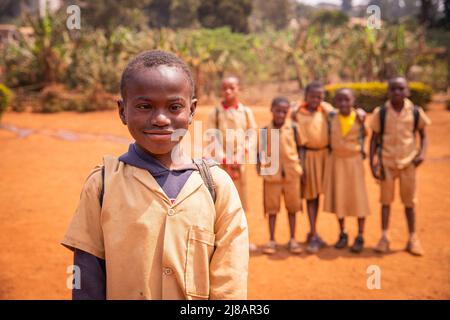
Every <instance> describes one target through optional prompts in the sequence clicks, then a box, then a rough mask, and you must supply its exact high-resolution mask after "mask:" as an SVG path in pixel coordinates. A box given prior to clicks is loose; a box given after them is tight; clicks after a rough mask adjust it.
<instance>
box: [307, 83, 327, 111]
mask: <svg viewBox="0 0 450 320" xmlns="http://www.w3.org/2000/svg"><path fill="white" fill-rule="evenodd" d="M324 98H325V90H324V89H319V88H316V89H311V90H309V91H308V92H307V93H306V97H305V100H306V103H307V104H308V106H309V107H310V108H317V107H318V106H319V105H320V104H321V103H322V101H323V99H324Z"/></svg>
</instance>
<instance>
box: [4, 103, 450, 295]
mask: <svg viewBox="0 0 450 320" xmlns="http://www.w3.org/2000/svg"><path fill="white" fill-rule="evenodd" d="M209 110H210V109H209V108H201V107H200V108H199V111H198V113H197V116H196V117H197V119H201V120H205V119H206V115H207V112H208V111H209ZM254 111H255V115H256V119H257V121H258V124H259V125H264V124H266V123H267V122H268V121H269V115H268V113H267V109H265V108H260V107H257V108H254ZM429 115H430V117H431V119H432V120H433V125H432V126H431V127H430V130H429V136H430V148H429V153H428V156H429V157H428V158H429V159H428V161H427V162H426V163H425V164H424V166H423V167H422V168H421V169H420V170H419V175H418V178H419V189H418V192H419V205H418V212H419V215H418V226H419V228H418V231H419V234H420V236H421V239H422V241H423V244H424V247H425V249H426V251H427V252H426V255H425V257H422V258H416V257H412V256H410V255H408V254H407V253H405V252H404V251H403V248H404V246H405V242H406V235H407V234H406V223H405V219H404V216H403V209H402V207H401V205H400V203H399V201H396V203H395V204H394V206H393V213H392V220H391V238H392V246H393V249H394V252H393V253H392V254H390V255H387V256H379V255H377V254H375V253H374V252H373V251H372V250H371V247H373V246H374V245H375V244H376V241H377V240H378V236H379V225H380V218H379V213H378V211H379V206H378V203H377V198H378V188H377V186H376V184H375V183H374V181H373V180H372V179H371V178H370V177H369V176H368V177H367V183H368V190H369V194H370V205H371V208H372V212H373V214H372V215H371V216H370V217H369V219H368V223H367V227H366V231H367V232H366V243H367V247H369V248H368V249H366V250H365V252H364V253H363V254H361V255H358V256H355V255H352V254H350V253H348V251H337V250H334V249H332V248H326V249H324V250H323V251H321V252H320V253H319V254H318V255H306V254H302V255H300V256H292V255H290V254H288V253H287V251H286V250H285V249H283V248H281V249H280V251H279V253H278V254H276V255H275V256H272V257H267V256H264V255H259V254H256V255H254V256H252V257H251V262H250V277H249V298H251V299H313V298H316V299H317V298H319V299H331V298H336V299H344V298H348V299H371V298H376V299H378V298H382V299H398V298H419V299H426V298H446V299H448V298H450V246H449V244H450V243H449V240H450V218H449V213H448V211H449V209H450V197H448V190H450V147H449V142H448V141H449V139H450V112H447V111H444V110H443V108H442V107H441V106H432V107H431V110H430V112H429ZM2 122H3V123H5V124H7V125H8V126H9V127H8V128H9V130H4V129H3V130H0V145H1V149H0V158H1V159H2V162H1V165H0V174H1V177H2V178H1V179H0V190H2V192H1V194H0V201H1V204H2V208H1V209H0V221H1V222H0V231H1V232H0V299H68V298H70V291H69V290H68V289H66V286H65V283H66V279H67V276H68V274H67V273H66V268H67V266H68V265H70V264H71V255H70V253H69V252H68V250H67V249H64V248H63V247H61V246H60V245H59V244H58V243H59V241H60V240H61V238H62V236H63V234H64V231H65V229H66V227H67V224H68V222H69V220H70V217H71V216H72V214H73V211H74V209H75V207H76V204H77V201H78V198H79V192H80V189H81V186H82V184H83V181H84V179H85V177H86V175H87V173H88V172H89V170H90V169H91V168H92V167H93V166H95V165H96V164H97V163H99V161H100V159H101V156H102V155H103V154H113V155H120V154H122V153H123V152H125V151H126V149H127V145H126V141H128V139H129V135H128V132H127V130H126V128H125V127H123V126H122V125H121V124H120V122H119V119H118V117H117V115H116V113H115V112H99V113H90V114H75V113H63V114H55V115H40V114H28V113H26V114H14V113H7V114H6V115H5V116H4V117H3V119H2ZM11 128H16V129H20V128H22V129H32V132H31V133H29V134H25V135H22V137H21V136H20V135H18V134H17V130H16V131H14V129H11ZM250 179H251V181H250V182H251V184H252V186H253V188H252V199H254V200H252V201H251V208H250V209H251V211H250V212H249V215H248V217H249V224H250V233H251V235H250V236H251V239H252V241H254V242H256V243H258V244H261V245H262V244H263V243H265V242H266V241H267V237H268V231H267V222H266V220H265V219H264V217H263V214H262V199H261V198H262V187H261V181H260V178H258V177H257V176H256V175H255V174H254V173H252V174H251V177H250ZM355 224H356V221H354V220H349V221H348V230H349V232H350V235H351V237H353V236H354V235H355V231H356V226H355ZM306 226H307V220H306V215H305V214H302V215H300V216H299V224H298V228H297V235H298V238H299V239H300V240H302V241H304V239H305V237H306V232H307V227H306ZM287 231H288V228H287V217H286V212H284V211H283V212H282V213H281V215H280V216H279V221H277V230H276V236H277V240H278V241H279V243H280V244H284V243H286V242H287V240H288V234H287ZM319 231H320V233H321V234H322V236H323V238H324V239H325V240H326V241H327V242H328V243H333V242H334V241H335V240H336V237H337V223H336V221H335V218H334V216H332V215H331V214H327V213H322V214H321V215H320V216H319ZM370 265H377V266H379V267H380V268H381V272H382V275H381V286H382V288H381V289H380V290H369V289H367V286H366V281H367V277H368V274H367V273H366V270H367V268H368V267H369V266H370Z"/></svg>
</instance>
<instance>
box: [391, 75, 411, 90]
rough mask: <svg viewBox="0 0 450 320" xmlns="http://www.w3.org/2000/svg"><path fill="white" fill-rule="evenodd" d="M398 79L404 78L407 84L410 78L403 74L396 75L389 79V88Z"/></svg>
mask: <svg viewBox="0 0 450 320" xmlns="http://www.w3.org/2000/svg"><path fill="white" fill-rule="evenodd" d="M397 80H402V81H404V82H405V83H406V84H408V80H407V79H406V78H405V77H402V76H396V77H392V78H390V79H389V80H388V88H389V87H391V86H392V84H393V83H394V82H395V81H397Z"/></svg>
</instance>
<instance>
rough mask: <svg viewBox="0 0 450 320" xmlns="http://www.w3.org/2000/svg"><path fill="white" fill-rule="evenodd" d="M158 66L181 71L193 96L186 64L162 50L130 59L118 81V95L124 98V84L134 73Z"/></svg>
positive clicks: (190, 74)
mask: <svg viewBox="0 0 450 320" xmlns="http://www.w3.org/2000/svg"><path fill="white" fill-rule="evenodd" d="M159 66H169V67H175V68H179V69H180V70H181V71H183V72H184V74H185V75H186V77H187V80H188V81H189V85H190V86H191V89H192V96H194V92H195V84H194V80H193V78H192V73H191V70H190V69H189V67H188V66H187V64H186V63H185V62H184V61H183V60H181V59H180V58H179V57H177V56H176V55H174V54H173V53H170V52H166V51H162V50H149V51H144V52H141V53H140V54H138V55H137V56H135V57H134V58H133V59H131V60H130V62H128V64H127V66H126V67H125V70H124V71H123V72H122V77H121V79H120V94H121V95H122V97H123V98H125V89H126V83H127V81H128V80H129V79H130V78H131V77H132V76H133V74H134V73H136V72H139V71H141V70H142V69H145V68H147V69H150V68H156V67H159Z"/></svg>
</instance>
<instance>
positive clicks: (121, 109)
mask: <svg viewBox="0 0 450 320" xmlns="http://www.w3.org/2000/svg"><path fill="white" fill-rule="evenodd" d="M117 106H118V107H119V117H120V120H122V123H123V124H124V125H127V117H126V116H125V102H123V100H117Z"/></svg>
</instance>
